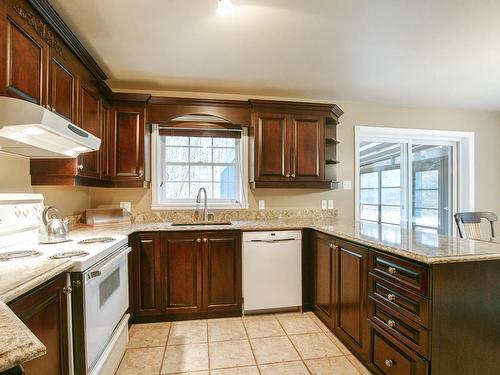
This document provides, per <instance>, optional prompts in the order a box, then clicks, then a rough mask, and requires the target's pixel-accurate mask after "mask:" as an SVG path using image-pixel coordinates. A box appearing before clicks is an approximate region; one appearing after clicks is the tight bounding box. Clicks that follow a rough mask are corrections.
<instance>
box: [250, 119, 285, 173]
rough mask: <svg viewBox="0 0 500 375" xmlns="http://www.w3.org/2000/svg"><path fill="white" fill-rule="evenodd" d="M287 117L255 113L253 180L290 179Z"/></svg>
mask: <svg viewBox="0 0 500 375" xmlns="http://www.w3.org/2000/svg"><path fill="white" fill-rule="evenodd" d="M287 119H288V115H285V114H279V113H257V114H256V124H255V151H254V152H255V154H254V158H255V180H256V181H287V180H288V179H289V177H290V152H289V143H290V140H289V134H288V126H287Z"/></svg>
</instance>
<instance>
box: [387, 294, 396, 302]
mask: <svg viewBox="0 0 500 375" xmlns="http://www.w3.org/2000/svg"><path fill="white" fill-rule="evenodd" d="M387 299H388V300H389V301H391V302H394V301H395V300H396V296H395V295H394V294H392V293H389V294H388V295H387Z"/></svg>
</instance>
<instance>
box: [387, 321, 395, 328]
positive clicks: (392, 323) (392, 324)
mask: <svg viewBox="0 0 500 375" xmlns="http://www.w3.org/2000/svg"><path fill="white" fill-rule="evenodd" d="M387 325H388V326H389V327H391V328H394V327H396V326H397V325H398V324H397V323H396V322H395V321H394V320H392V319H389V320H388V321H387Z"/></svg>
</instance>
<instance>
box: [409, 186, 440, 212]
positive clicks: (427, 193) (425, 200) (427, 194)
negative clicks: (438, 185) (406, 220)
mask: <svg viewBox="0 0 500 375" xmlns="http://www.w3.org/2000/svg"><path fill="white" fill-rule="evenodd" d="M414 199H415V208H439V191H438V190H416V191H415V198H414Z"/></svg>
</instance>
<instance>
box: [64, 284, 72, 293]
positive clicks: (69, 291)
mask: <svg viewBox="0 0 500 375" xmlns="http://www.w3.org/2000/svg"><path fill="white" fill-rule="evenodd" d="M62 291H63V293H66V294H69V293H71V292H72V291H73V288H72V287H71V286H69V285H68V286H65V287H64V288H63V289H62Z"/></svg>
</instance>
